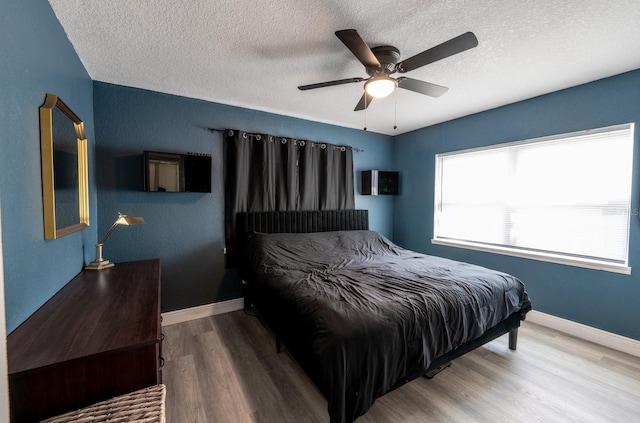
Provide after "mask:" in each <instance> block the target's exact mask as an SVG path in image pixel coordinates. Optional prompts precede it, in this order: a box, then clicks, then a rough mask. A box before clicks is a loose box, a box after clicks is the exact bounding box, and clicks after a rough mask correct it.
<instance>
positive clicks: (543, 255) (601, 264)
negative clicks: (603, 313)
mask: <svg viewBox="0 0 640 423" xmlns="http://www.w3.org/2000/svg"><path fill="white" fill-rule="evenodd" d="M623 129H628V130H629V131H630V136H631V142H632V145H633V142H634V139H635V133H634V124H633V123H628V124H623V125H615V126H609V127H606V128H597V129H592V130H586V131H578V132H571V133H566V134H560V135H554V136H548V137H541V138H534V139H529V140H524V141H516V142H510V143H503V144H498V145H491V146H486V147H478V148H472V149H466V150H460V151H452V152H447V153H441V154H436V156H435V193H434V194H435V195H434V222H433V223H434V226H433V231H434V233H433V239H432V240H431V243H432V244H435V245H444V246H449V247H457V248H464V249H470V250H476V251H483V252H489V253H497V254H503V255H508V256H513V257H521V258H526V259H532V260H539V261H546V262H551V263H558V264H563V265H569V266H578V267H584V268H588V269H595V270H603V271H608V272H614V273H621V274H627V275H629V274H631V267H629V266H628V260H629V241H630V237H629V235H627V252H626V261H625V263H623V264H621V263H612V262H609V261H605V260H598V259H591V258H585V257H576V256H572V255H569V254H567V255H564V254H562V253H551V252H545V251H538V250H532V249H526V248H520V247H512V246H507V245H496V244H487V243H481V242H473V241H463V240H458V239H451V238H444V237H438V233H437V231H438V218H439V201H440V198H441V189H442V181H441V174H440V164H439V163H440V158H441V157H444V156H447V155H454V154H462V153H469V152H474V151H483V150H491V149H495V148H502V147H510V146H515V145H521V144H528V143H538V142H547V141H553V140H560V139H566V138H571V137H576V136H581V135H586V134H592V133H600V132H607V131H616V130H623ZM632 166H633V163H632ZM629 196H631V193H629ZM629 207H630V208H631V202H629ZM636 214H637V213H636V212H635V211H632V210H629V214H628V217H629V218H628V220H627V233H628V232H629V226H630V219H631V216H633V215H636Z"/></svg>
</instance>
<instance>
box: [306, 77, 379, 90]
mask: <svg viewBox="0 0 640 423" xmlns="http://www.w3.org/2000/svg"><path fill="white" fill-rule="evenodd" d="M366 80H367V78H347V79H338V80H336V81H327V82H319V83H317V84H309V85H301V86H299V87H298V89H299V90H302V91H305V90H313V89H315V88H323V87H332V86H334V85H342V84H349V83H351V82H362V81H366Z"/></svg>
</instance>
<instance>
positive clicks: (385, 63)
mask: <svg viewBox="0 0 640 423" xmlns="http://www.w3.org/2000/svg"><path fill="white" fill-rule="evenodd" d="M371 52H373V54H374V55H375V56H376V58H377V59H378V62H380V65H381V66H382V72H383V73H384V74H386V75H389V74H391V73H393V72H395V70H396V63H398V60H400V50H398V49H397V48H396V47H394V46H377V47H373V48H371ZM367 73H368V74H369V75H371V76H373V75H375V74H377V73H380V69H378V68H367Z"/></svg>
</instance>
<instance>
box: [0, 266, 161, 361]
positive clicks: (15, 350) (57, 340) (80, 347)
mask: <svg viewBox="0 0 640 423" xmlns="http://www.w3.org/2000/svg"><path fill="white" fill-rule="evenodd" d="M159 316H160V260H158V259H153V260H144V261H134V262H127V263H117V264H116V265H115V266H114V267H111V268H109V269H106V270H83V271H82V272H80V273H79V274H78V275H77V276H76V277H75V278H73V279H72V280H71V281H70V282H69V283H67V284H66V285H65V286H64V287H63V288H62V289H61V290H60V291H58V292H57V293H56V294H55V295H54V296H53V297H51V298H50V299H49V301H47V302H46V303H45V304H44V305H43V306H42V307H40V308H39V309H38V310H37V311H36V312H35V313H34V314H33V315H31V317H29V318H28V319H27V320H25V321H24V322H23V323H22V324H21V325H20V326H19V327H18V328H17V329H16V330H14V331H13V332H12V333H11V334H10V335H9V336H8V337H7V355H8V365H9V374H16V373H20V372H24V371H28V370H31V369H35V368H40V367H44V366H50V365H55V364H58V363H62V362H66V361H69V360H74V359H77V358H80V357H86V356H91V355H100V354H109V353H110V352H116V351H119V350H122V349H126V348H131V347H134V346H140V345H145V344H153V343H156V342H159V339H160V317H159Z"/></svg>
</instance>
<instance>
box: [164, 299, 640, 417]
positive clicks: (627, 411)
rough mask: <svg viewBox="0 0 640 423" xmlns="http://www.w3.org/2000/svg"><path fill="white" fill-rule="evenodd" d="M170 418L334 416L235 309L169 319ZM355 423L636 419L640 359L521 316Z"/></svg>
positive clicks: (267, 337) (256, 324) (266, 336)
mask: <svg viewBox="0 0 640 423" xmlns="http://www.w3.org/2000/svg"><path fill="white" fill-rule="evenodd" d="M163 330H164V333H165V335H166V338H165V341H164V343H163V355H164V356H165V359H166V364H165V367H164V371H163V378H164V379H163V381H164V383H165V384H166V386H167V404H166V412H167V422H168V423H189V422H197V423H244V422H258V423H269V422H274V423H288V422H292V423H300V422H305V423H306V422H325V423H326V422H328V421H329V418H328V414H327V402H326V400H325V399H324V397H323V396H322V395H321V394H320V392H319V391H318V390H317V389H316V387H315V386H314V385H313V383H312V382H311V381H310V380H309V379H308V377H307V376H306V375H305V373H304V372H303V371H302V370H301V369H300V367H299V366H298V365H297V363H296V362H295V361H294V360H293V359H292V358H291V357H290V356H289V354H288V353H287V352H286V350H283V352H282V353H281V354H277V353H276V351H275V342H274V339H273V336H272V333H271V332H270V331H269V329H268V328H266V327H265V326H264V324H263V323H262V321H261V320H260V319H259V318H257V317H255V316H251V315H248V314H246V313H244V312H243V311H236V312H233V313H228V314H223V315H219V316H214V317H210V318H204V319H199V320H194V321H190V322H186V323H180V324H176V325H171V326H166V327H164V328H163ZM357 421H358V423H374V422H376V423H401V422H415V423H417V422H420V423H424V422H465V423H468V422H482V423H486V422H510V423H513V422H544V423H550V422H581V423H582V422H616V423H623V422H640V359H639V358H635V357H632V356H629V355H626V354H623V353H619V352H616V351H613V350H609V349H607V348H604V347H600V346H598V345H594V344H591V343H588V342H584V341H581V340H578V339H574V338H571V337H569V336H566V335H563V334H560V333H558V332H556V331H553V330H550V329H546V328H543V327H541V326H537V325H535V324H532V323H528V322H525V323H523V326H522V327H521V328H520V333H519V337H518V350H517V351H511V350H509V349H508V346H507V336H506V335H505V336H503V337H501V338H499V339H497V340H495V341H493V342H491V343H489V344H487V345H485V346H484V347H481V348H479V349H477V350H475V351H473V352H471V353H469V354H467V355H465V356H463V357H461V358H459V359H458V360H456V361H454V362H453V364H452V365H451V367H449V368H448V369H446V370H444V371H443V372H441V373H439V374H438V375H436V376H435V378H433V379H431V380H429V379H426V378H419V379H417V380H414V381H413V382H410V383H408V384H406V385H404V386H403V387H401V388H400V389H398V390H396V391H394V392H391V393H389V394H387V395H385V396H383V397H382V398H379V399H378V400H376V403H375V404H374V406H373V407H372V408H371V409H370V410H369V411H368V412H367V413H366V414H365V415H364V416H362V417H360V418H359V419H358V420H357Z"/></svg>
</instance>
